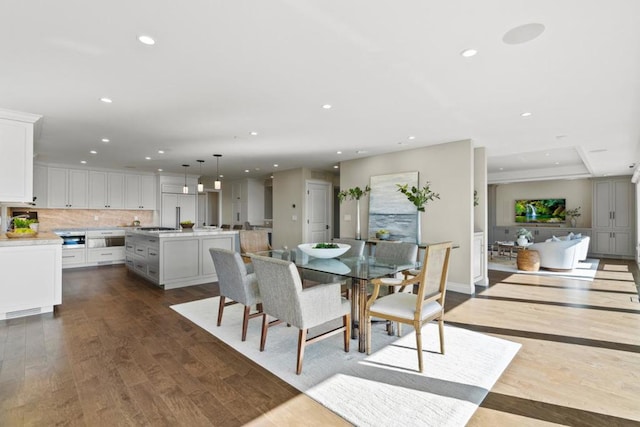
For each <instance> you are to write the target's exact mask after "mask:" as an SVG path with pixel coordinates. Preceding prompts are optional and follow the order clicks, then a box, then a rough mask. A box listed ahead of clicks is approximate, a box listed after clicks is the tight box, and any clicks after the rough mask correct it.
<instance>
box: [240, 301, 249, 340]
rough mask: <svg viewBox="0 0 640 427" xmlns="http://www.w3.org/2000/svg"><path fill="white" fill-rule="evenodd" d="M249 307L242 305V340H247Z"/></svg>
mask: <svg viewBox="0 0 640 427" xmlns="http://www.w3.org/2000/svg"><path fill="white" fill-rule="evenodd" d="M250 311H251V307H249V306H247V305H245V306H244V315H243V316H242V341H246V340H247V327H248V326H249V312H250Z"/></svg>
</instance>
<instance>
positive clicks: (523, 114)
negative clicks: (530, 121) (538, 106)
mask: <svg viewBox="0 0 640 427" xmlns="http://www.w3.org/2000/svg"><path fill="white" fill-rule="evenodd" d="M520 115H521V116H522V117H529V116H530V115H531V113H529V112H526V113H522V114H520Z"/></svg>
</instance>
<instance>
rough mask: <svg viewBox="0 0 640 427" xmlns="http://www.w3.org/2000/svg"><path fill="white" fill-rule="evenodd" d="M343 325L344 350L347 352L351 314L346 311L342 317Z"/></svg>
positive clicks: (349, 339)
mask: <svg viewBox="0 0 640 427" xmlns="http://www.w3.org/2000/svg"><path fill="white" fill-rule="evenodd" d="M342 325H343V326H344V351H345V352H347V353H348V352H349V341H351V314H350V313H347V314H345V315H344V316H343V317H342Z"/></svg>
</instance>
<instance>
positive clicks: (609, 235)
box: [592, 177, 635, 257]
mask: <svg viewBox="0 0 640 427" xmlns="http://www.w3.org/2000/svg"><path fill="white" fill-rule="evenodd" d="M634 202H635V197H634V188H633V184H632V183H631V179H630V178H629V177H620V178H607V179H598V180H595V181H594V183H593V212H594V215H593V244H592V250H593V252H594V253H595V254H597V255H616V256H622V257H633V256H634V223H635V218H634V209H633V207H634V204H635V203H634Z"/></svg>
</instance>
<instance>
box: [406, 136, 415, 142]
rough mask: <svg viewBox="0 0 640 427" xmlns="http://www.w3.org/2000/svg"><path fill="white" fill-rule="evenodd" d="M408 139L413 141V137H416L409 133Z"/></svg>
mask: <svg viewBox="0 0 640 427" xmlns="http://www.w3.org/2000/svg"><path fill="white" fill-rule="evenodd" d="M408 139H410V140H411V141H413V140H414V139H416V137H415V136H413V135H411V136H410V137H409V138H408Z"/></svg>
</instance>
